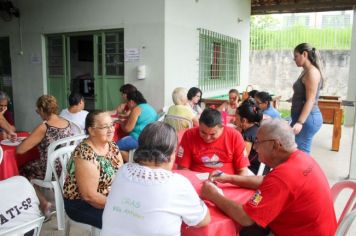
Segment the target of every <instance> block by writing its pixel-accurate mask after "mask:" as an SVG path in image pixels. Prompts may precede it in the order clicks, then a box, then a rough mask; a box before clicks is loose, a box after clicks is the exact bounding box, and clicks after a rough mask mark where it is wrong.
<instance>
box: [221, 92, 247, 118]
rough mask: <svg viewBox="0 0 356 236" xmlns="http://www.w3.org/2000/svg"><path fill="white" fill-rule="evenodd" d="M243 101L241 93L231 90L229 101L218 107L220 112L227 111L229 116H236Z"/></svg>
mask: <svg viewBox="0 0 356 236" xmlns="http://www.w3.org/2000/svg"><path fill="white" fill-rule="evenodd" d="M240 101H241V98H240V94H239V91H237V89H231V90H230V91H229V101H226V102H224V103H223V104H221V105H220V106H219V107H218V110H219V111H226V112H227V114H228V115H235V113H236V109H237V107H238V106H239V103H240Z"/></svg>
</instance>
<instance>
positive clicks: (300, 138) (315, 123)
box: [291, 107, 323, 154]
mask: <svg viewBox="0 0 356 236" xmlns="http://www.w3.org/2000/svg"><path fill="white" fill-rule="evenodd" d="M299 115H300V114H294V115H293V114H292V123H291V126H292V127H293V125H294V124H295V123H296V122H297V121H298V119H299ZM322 124H323V117H322V115H321V112H320V110H319V108H318V107H313V109H312V110H311V112H310V113H309V116H308V118H307V119H306V121H305V122H304V124H303V128H302V130H301V131H300V132H299V134H297V135H296V136H295V142H296V143H297V145H298V149H299V150H302V151H304V152H306V153H308V154H309V153H310V148H311V144H312V141H313V137H314V135H315V134H316V132H318V131H319V129H320V128H321V125H322Z"/></svg>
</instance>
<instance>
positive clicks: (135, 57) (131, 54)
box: [125, 48, 140, 62]
mask: <svg viewBox="0 0 356 236" xmlns="http://www.w3.org/2000/svg"><path fill="white" fill-rule="evenodd" d="M138 61H140V50H139V49H138V48H126V49H125V62H138Z"/></svg>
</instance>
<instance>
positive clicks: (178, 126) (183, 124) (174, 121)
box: [164, 114, 193, 132]
mask: <svg viewBox="0 0 356 236" xmlns="http://www.w3.org/2000/svg"><path fill="white" fill-rule="evenodd" d="M164 122H165V123H167V124H169V125H171V126H172V127H173V128H174V129H175V130H176V131H177V132H179V131H180V130H182V129H187V128H192V127H193V122H192V121H191V120H189V119H187V118H184V117H181V116H174V115H168V114H167V115H166V116H165V117H164Z"/></svg>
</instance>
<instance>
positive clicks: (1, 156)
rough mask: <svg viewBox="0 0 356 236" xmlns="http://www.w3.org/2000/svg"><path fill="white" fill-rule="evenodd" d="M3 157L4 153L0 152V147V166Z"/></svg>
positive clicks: (0, 150) (0, 149) (0, 148)
mask: <svg viewBox="0 0 356 236" xmlns="http://www.w3.org/2000/svg"><path fill="white" fill-rule="evenodd" d="M3 156H4V151H3V150H2V147H1V146H0V164H1V162H2V158H3Z"/></svg>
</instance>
